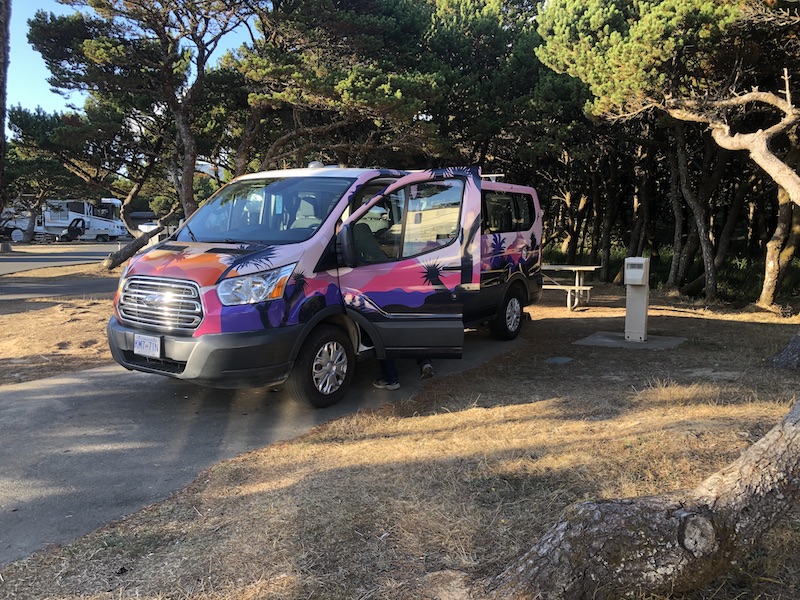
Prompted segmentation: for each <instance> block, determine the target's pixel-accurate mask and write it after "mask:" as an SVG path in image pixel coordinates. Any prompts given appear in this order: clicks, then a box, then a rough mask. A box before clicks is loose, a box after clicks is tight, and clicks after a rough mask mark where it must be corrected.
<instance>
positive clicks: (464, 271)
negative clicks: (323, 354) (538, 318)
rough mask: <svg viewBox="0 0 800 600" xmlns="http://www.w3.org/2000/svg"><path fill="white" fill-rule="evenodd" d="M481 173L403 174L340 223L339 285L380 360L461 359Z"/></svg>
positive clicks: (473, 288) (476, 275)
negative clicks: (411, 358) (464, 315)
mask: <svg viewBox="0 0 800 600" xmlns="http://www.w3.org/2000/svg"><path fill="white" fill-rule="evenodd" d="M480 199H481V191H480V170H479V169H478V168H477V167H469V168H467V167H465V168H449V169H435V170H429V171H421V172H418V173H413V174H411V175H407V176H405V177H403V178H401V179H399V180H397V181H396V182H395V183H393V184H392V185H390V186H389V187H387V188H386V189H385V190H384V191H383V192H382V193H381V194H380V195H379V196H376V197H375V198H373V199H372V200H370V201H369V202H367V203H366V204H364V205H363V206H362V207H361V208H359V209H358V210H357V211H355V212H354V213H353V215H351V216H350V217H349V218H348V219H347V220H345V221H344V223H343V224H342V227H341V229H340V232H339V235H338V239H337V241H338V244H337V252H338V255H339V256H338V258H339V264H340V268H339V285H340V289H341V292H342V298H343V302H344V307H345V310H346V312H347V313H348V315H349V316H350V317H351V318H352V319H353V320H354V321H355V322H356V323H358V324H359V325H360V326H361V329H362V331H363V332H364V333H365V334H366V336H368V337H369V339H368V340H367V339H365V340H363V341H364V342H365V343H367V344H368V343H369V342H370V341H371V342H372V344H373V345H374V347H375V349H376V353H377V355H378V357H379V358H381V357H384V356H393V357H401V356H429V357H451V358H452V357H460V356H461V352H462V347H463V344H464V323H463V305H464V301H465V299H466V298H467V297H468V296H470V295H471V294H474V293H476V292H477V291H478V290H479V289H480V235H479V233H480V219H481V213H480V206H481V202H480Z"/></svg>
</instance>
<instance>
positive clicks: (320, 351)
mask: <svg viewBox="0 0 800 600" xmlns="http://www.w3.org/2000/svg"><path fill="white" fill-rule="evenodd" d="M354 373H355V353H354V352H353V344H352V343H351V342H350V338H349V337H348V336H347V334H346V333H345V332H344V331H342V330H341V329H340V328H338V327H334V326H333V325H320V326H319V327H317V328H316V329H314V331H312V332H311V335H309V336H308V339H306V341H305V343H303V347H302V348H301V349H300V353H299V354H298V355H297V360H296V361H295V363H294V368H293V369H292V372H291V374H290V375H289V379H288V380H287V381H286V389H287V391H288V392H289V393H290V394H291V395H292V396H293V397H294V398H297V399H302V400H303V401H305V402H307V403H308V404H310V405H311V406H313V407H314V408H325V407H327V406H331V405H333V404H336V403H337V402H339V400H341V399H342V398H343V397H344V395H345V393H346V392H347V389H348V388H349V387H350V383H351V382H352V381H353V374H354Z"/></svg>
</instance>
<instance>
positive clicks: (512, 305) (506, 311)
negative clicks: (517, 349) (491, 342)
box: [489, 287, 523, 340]
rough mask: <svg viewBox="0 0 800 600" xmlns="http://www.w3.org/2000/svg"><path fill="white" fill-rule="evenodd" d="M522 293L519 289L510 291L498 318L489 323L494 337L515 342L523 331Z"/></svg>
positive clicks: (504, 299) (514, 288)
mask: <svg viewBox="0 0 800 600" xmlns="http://www.w3.org/2000/svg"><path fill="white" fill-rule="evenodd" d="M522 318H523V313H522V292H521V291H520V289H519V288H518V287H513V288H511V289H510V290H508V293H507V294H506V297H505V298H503V305H502V306H501V307H500V311H499V312H498V313H497V316H496V317H495V318H494V319H493V320H492V321H490V322H489V329H490V330H491V332H492V335H493V336H494V337H496V338H498V339H501V340H513V339H514V338H515V337H517V336H518V335H519V332H520V331H521V330H522Z"/></svg>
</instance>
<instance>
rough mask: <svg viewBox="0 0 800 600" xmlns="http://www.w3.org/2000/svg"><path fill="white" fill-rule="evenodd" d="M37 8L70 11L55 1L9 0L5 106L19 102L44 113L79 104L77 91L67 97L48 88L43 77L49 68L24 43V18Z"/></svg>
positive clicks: (60, 11) (25, 36) (46, 74)
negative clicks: (8, 46)
mask: <svg viewBox="0 0 800 600" xmlns="http://www.w3.org/2000/svg"><path fill="white" fill-rule="evenodd" d="M37 10H46V11H48V12H53V13H56V14H59V15H65V14H70V13H71V12H72V11H73V9H71V8H70V7H67V6H62V5H61V4H58V3H57V2H56V0H12V1H11V25H10V28H9V34H10V38H11V39H10V54H9V65H8V83H7V90H6V93H7V100H6V105H7V106H17V105H18V104H19V105H21V106H22V107H23V108H27V109H29V110H34V109H35V108H36V107H37V106H40V107H42V109H44V110H45V112H53V111H63V110H66V109H67V104H70V103H72V104H77V105H78V106H82V105H83V98H82V96H80V95H79V94H72V96H70V97H69V98H68V99H67V98H64V97H62V96H60V95H58V94H56V93H54V92H51V91H50V86H49V85H48V84H47V78H48V76H49V75H50V71H48V70H47V67H46V66H45V64H44V60H42V56H41V55H40V54H39V53H38V52H36V50H34V49H33V47H32V46H31V45H30V44H29V43H28V19H32V18H33V15H34V14H35V13H36V11H37Z"/></svg>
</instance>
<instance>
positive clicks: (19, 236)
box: [10, 228, 25, 242]
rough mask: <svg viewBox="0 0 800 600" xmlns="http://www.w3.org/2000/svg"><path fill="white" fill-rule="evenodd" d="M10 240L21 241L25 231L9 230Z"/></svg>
mask: <svg viewBox="0 0 800 600" xmlns="http://www.w3.org/2000/svg"><path fill="white" fill-rule="evenodd" d="M10 237H11V241H12V242H21V241H22V240H23V239H24V238H25V232H24V231H22V229H16V228H14V229H12V230H11V236H10Z"/></svg>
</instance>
